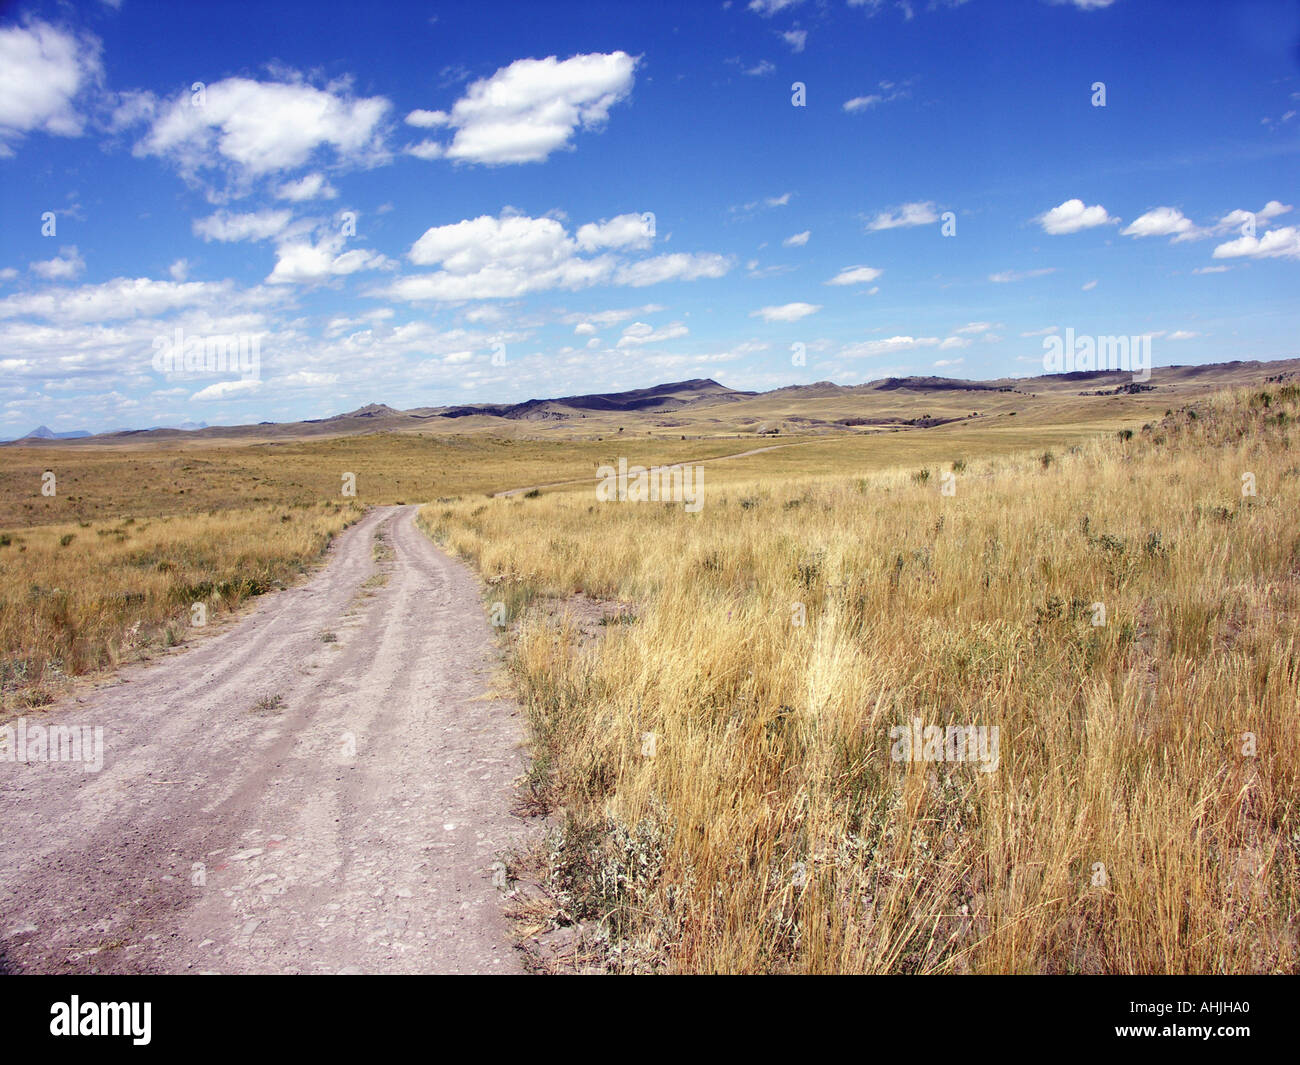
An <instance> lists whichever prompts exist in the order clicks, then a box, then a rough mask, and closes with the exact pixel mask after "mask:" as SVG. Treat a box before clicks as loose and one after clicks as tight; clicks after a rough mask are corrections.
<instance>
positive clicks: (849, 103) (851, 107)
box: [844, 93, 885, 114]
mask: <svg viewBox="0 0 1300 1065" xmlns="http://www.w3.org/2000/svg"><path fill="white" fill-rule="evenodd" d="M884 102H885V98H884V97H883V96H881V95H879V94H878V93H873V94H872V95H870V96H855V97H853V99H851V100H845V101H844V110H845V111H847V112H849V114H853V113H855V112H857V111H869V110H871V108H873V107H875V106H876V105H877V104H881V103H884Z"/></svg>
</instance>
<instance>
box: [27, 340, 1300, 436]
mask: <svg viewBox="0 0 1300 1065" xmlns="http://www.w3.org/2000/svg"><path fill="white" fill-rule="evenodd" d="M1293 379H1294V380H1300V359H1281V360H1275V361H1271V362H1224V363H1211V364H1207V365H1203V366H1162V367H1156V368H1155V369H1153V371H1152V374H1151V379H1150V381H1149V382H1143V383H1136V382H1134V381H1133V378H1132V375H1131V374H1129V373H1126V372H1122V371H1114V370H1102V371H1097V372H1093V373H1062V374H1044V375H1040V376H1037V377H1006V378H999V379H997V380H993V381H968V380H963V379H961V378H953V377H928V376H923V377H887V378H883V379H881V380H877V381H869V382H867V383H865V384H860V385H838V384H835V383H834V382H832V381H817V382H814V383H812V384H807V385H787V386H785V387H783V388H777V389H773V390H771V391H769V392H744V391H740V390H738V389H734V388H728V387H727V386H726V385H723V384H719V383H718V382H717V381H714V380H712V379H710V378H695V379H692V380H689V381H673V382H669V383H666V384H661V385H654V386H653V387H650V388H635V389H630V390H628V391H626V392H600V393H591V394H586V395H577V396H559V397H555V398H551V399H530V400H525V401H524V402H521V403H466V404H457V405H454V406H446V407H416V408H413V409H411V410H400V409H398V408H396V407H391V406H389V405H388V404H386V403H368V404H366V405H365V406H364V407H358V408H357V409H356V410H351V411H346V412H344V413H342V414H334V415H331V416H330V417H328V418H312V419H308V420H305V421H298V422H262V423H260V424H257V425H219V426H206V425H204V423H202V422H198V423H193V422H187V423H183V424H182V425H179V426H161V427H154V428H151V429H123V430H120V431H117V432H112V433H100V434H97V435H94V436H92V435H90V434H89V433H86V432H85V431H84V430H82V431H77V432H72V433H54V432H52V431H51V430H49V429H48V428H46V427H45V426H41V427H40V428H38V429H35V430H33V431H32V432H31V433H29V434H28V435H27V436H26V437H23V438H22V439H21V440H20V441H18V440H14V441H9V442H8V443H9V444H10V445H11V446H12V445H14V444H18V443H22V444H24V445H28V446H30V445H39V444H49V443H53V442H55V441H64V442H66V441H79V442H86V443H91V444H133V443H141V444H144V443H153V444H163V445H165V444H167V443H168V442H169V441H176V442H180V441H185V442H187V443H188V442H190V441H195V440H198V441H211V442H214V443H219V442H222V441H229V442H249V443H254V442H265V443H271V442H275V441H278V440H301V439H311V438H315V437H341V436H356V435H362V434H369V433H390V432H399V433H411V432H421V433H436V434H439V435H446V434H461V433H467V432H474V433H489V434H491V435H498V436H507V437H523V436H530V435H531V436H552V435H561V436H570V437H573V436H579V435H580V436H591V437H595V436H601V435H602V434H606V433H611V434H617V433H619V432H622V431H624V430H625V429H630V430H631V431H633V432H638V431H640V432H649V433H652V434H657V435H658V434H665V433H681V434H682V435H686V434H688V433H689V434H691V435H718V434H722V435H744V434H747V433H752V434H758V433H763V434H764V435H768V434H771V433H781V432H784V433H790V432H795V433H826V432H842V431H844V430H845V429H846V428H860V429H872V430H880V429H889V428H906V427H919V428H926V427H931V426H936V425H942V424H944V423H947V422H953V421H964V420H966V419H969V418H979V417H983V418H986V419H987V418H988V417H1002V416H1007V417H1010V416H1015V415H1019V417H1020V418H1021V419H1023V418H1024V417H1026V416H1029V417H1036V418H1042V419H1050V418H1052V417H1054V416H1055V415H1054V411H1059V406H1060V404H1061V403H1063V402H1067V401H1068V402H1071V403H1077V402H1079V401H1081V400H1083V401H1086V402H1097V403H1100V402H1104V401H1106V400H1107V399H1112V398H1114V397H1116V396H1119V395H1121V394H1135V393H1139V392H1154V393H1162V394H1166V393H1167V394H1168V395H1169V398H1170V401H1174V400H1176V399H1177V398H1178V397H1179V396H1184V397H1187V396H1192V395H1195V394H1199V393H1204V392H1207V391H1213V390H1215V389H1219V388H1230V387H1237V386H1246V385H1250V386H1254V385H1257V384H1263V383H1265V382H1267V381H1276V380H1293ZM1044 404H1046V405H1044Z"/></svg>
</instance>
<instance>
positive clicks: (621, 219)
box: [578, 214, 655, 251]
mask: <svg viewBox="0 0 1300 1065" xmlns="http://www.w3.org/2000/svg"><path fill="white" fill-rule="evenodd" d="M654 236H655V225H654V216H653V215H651V214H621V215H618V216H617V217H615V218H611V219H610V220H609V221H608V222H606V221H604V220H603V219H602V220H601V221H600V222H588V223H587V224H586V225H584V226H581V227H580V228H579V229H578V247H579V248H581V249H582V250H583V251H597V250H599V249H601V248H648V247H650V245H651V244H652V243H654Z"/></svg>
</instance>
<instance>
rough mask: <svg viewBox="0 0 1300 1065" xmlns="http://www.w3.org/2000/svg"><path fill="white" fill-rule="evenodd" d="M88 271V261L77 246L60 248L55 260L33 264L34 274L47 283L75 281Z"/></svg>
mask: <svg viewBox="0 0 1300 1065" xmlns="http://www.w3.org/2000/svg"><path fill="white" fill-rule="evenodd" d="M85 270H86V260H85V259H83V258H82V257H81V253H80V252H78V251H77V249H76V246H75V245H74V246H72V247H67V248H60V249H59V254H58V255H57V256H56V257H55V258H53V259H46V260H45V261H43V262H35V263H32V273H34V274H35V275H36V276H37V277H42V278H44V279H45V280H46V281H73V280H76V279H77V278H78V277H80V276H81V275H82V274H83V273H84V272H85Z"/></svg>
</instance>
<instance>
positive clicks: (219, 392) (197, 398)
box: [190, 378, 262, 403]
mask: <svg viewBox="0 0 1300 1065" xmlns="http://www.w3.org/2000/svg"><path fill="white" fill-rule="evenodd" d="M261 387H262V382H261V381H258V380H255V379H252V378H247V379H242V378H241V379H240V380H238V381H218V382H217V383H216V384H212V385H208V387H207V388H200V389H199V390H198V391H197V392H195V393H194V395H192V396H190V401H191V402H193V403H203V402H205V401H210V400H217V399H229V398H230V397H231V396H242V395H247V394H248V393H250V392H257V391H259V390H260V389H261Z"/></svg>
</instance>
